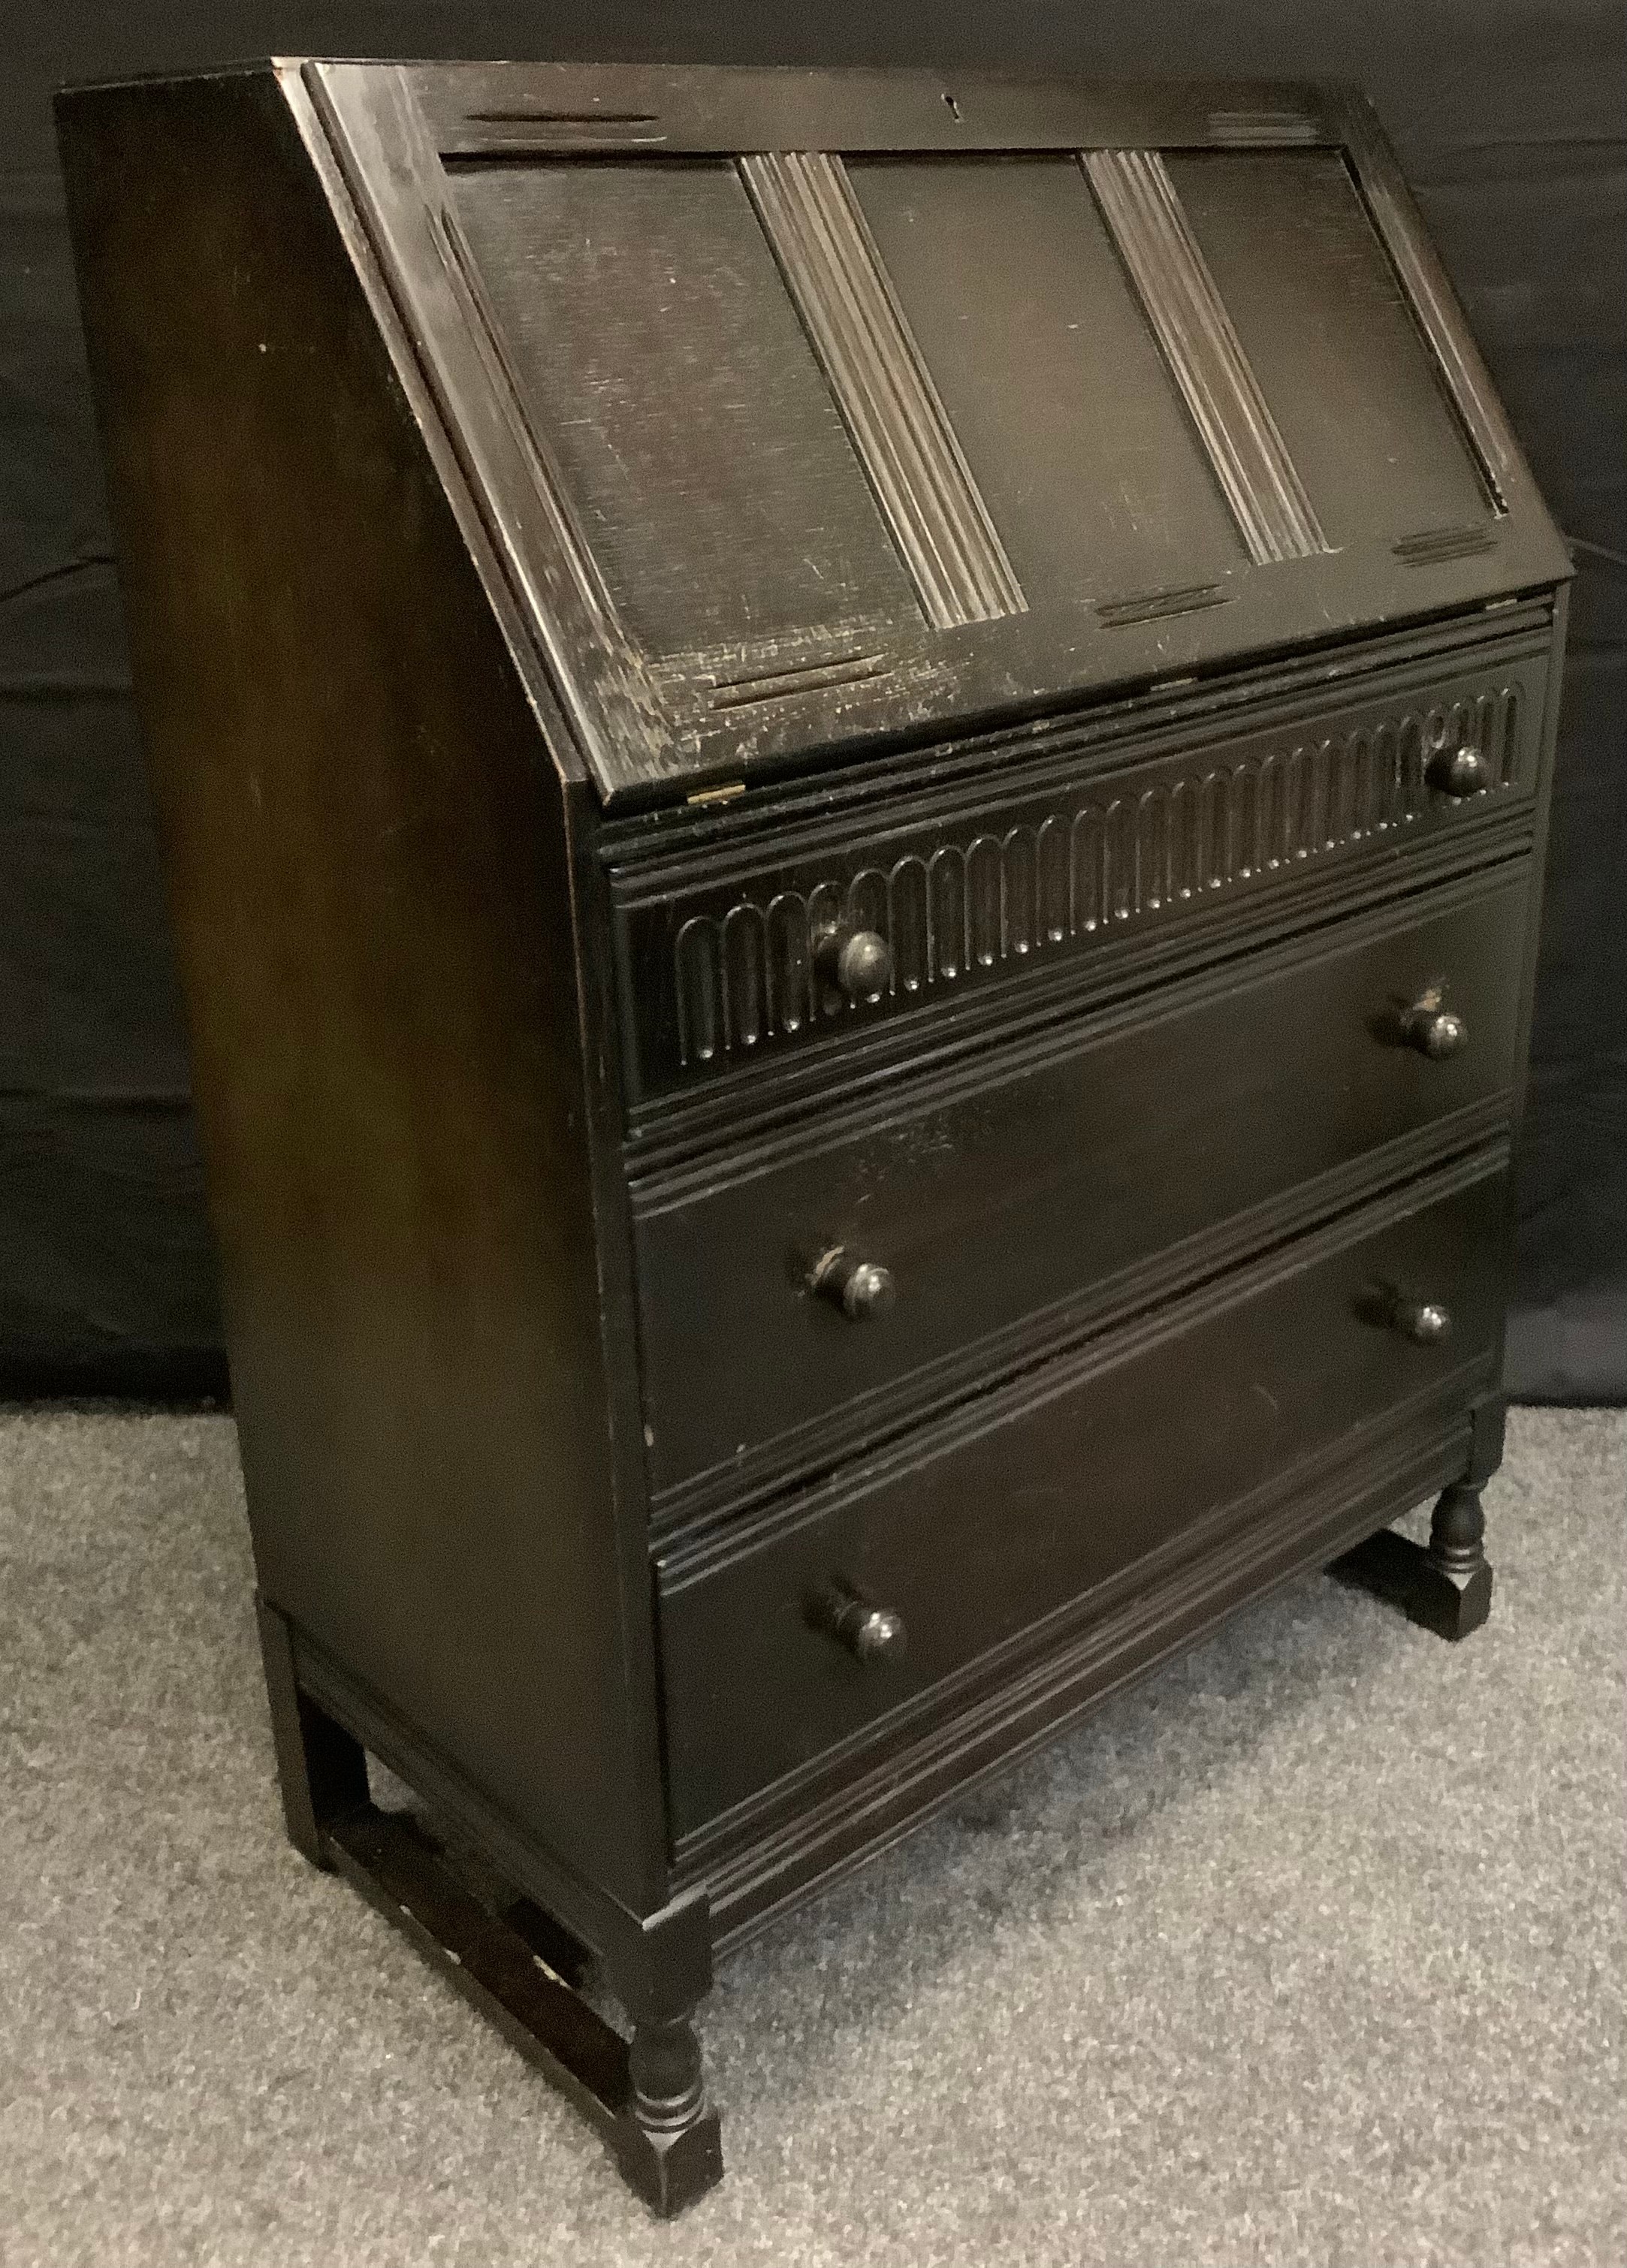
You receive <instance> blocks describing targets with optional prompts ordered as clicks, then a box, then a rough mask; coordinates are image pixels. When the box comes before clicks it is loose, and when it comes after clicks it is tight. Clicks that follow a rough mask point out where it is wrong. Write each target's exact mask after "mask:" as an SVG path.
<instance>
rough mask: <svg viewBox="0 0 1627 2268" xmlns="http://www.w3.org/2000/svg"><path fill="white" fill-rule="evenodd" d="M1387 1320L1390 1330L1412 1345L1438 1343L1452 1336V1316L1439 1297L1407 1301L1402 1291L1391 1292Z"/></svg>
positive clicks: (1435, 1344) (1433, 1344) (1436, 1344)
mask: <svg viewBox="0 0 1627 2268" xmlns="http://www.w3.org/2000/svg"><path fill="white" fill-rule="evenodd" d="M1389 1321H1390V1328H1391V1329H1392V1330H1397V1331H1399V1332H1400V1333H1401V1335H1402V1338H1405V1339H1410V1340H1411V1341H1412V1342H1413V1344H1414V1345H1416V1346H1439V1344H1440V1343H1441V1341H1442V1340H1443V1339H1448V1338H1450V1337H1451V1336H1452V1317H1451V1315H1450V1314H1448V1312H1447V1309H1446V1308H1445V1307H1442V1306H1441V1304H1440V1302H1439V1300H1410V1299H1409V1298H1408V1297H1407V1296H1406V1294H1405V1293H1404V1292H1392V1293H1391V1295H1390V1303H1389Z"/></svg>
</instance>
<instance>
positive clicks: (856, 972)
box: [813, 929, 893, 1004]
mask: <svg viewBox="0 0 1627 2268" xmlns="http://www.w3.org/2000/svg"><path fill="white" fill-rule="evenodd" d="M813 958H814V961H815V962H816V964H817V965H818V968H819V972H820V975H821V976H823V977H824V978H825V979H826V981H827V982H828V983H831V984H834V985H835V986H836V990H838V991H839V992H844V993H845V994H846V995H847V997H848V998H849V999H850V1000H851V1001H853V1002H854V1003H855V1004H857V1003H858V1002H860V1001H870V1000H879V999H880V998H881V995H882V994H883V993H884V992H885V991H886V990H887V986H888V985H889V984H890V983H892V981H893V956H892V954H891V953H890V952H889V950H888V948H887V939H885V938H884V937H883V936H882V935H881V934H880V932H879V931H877V930H873V929H846V930H844V929H828V930H826V931H825V932H824V933H823V935H822V936H821V938H820V939H819V941H818V943H817V944H816V945H815V946H814V949H813Z"/></svg>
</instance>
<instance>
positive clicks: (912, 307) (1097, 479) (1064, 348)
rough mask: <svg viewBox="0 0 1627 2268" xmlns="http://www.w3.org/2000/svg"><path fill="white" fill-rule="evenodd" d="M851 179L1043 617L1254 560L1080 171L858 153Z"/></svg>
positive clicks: (1049, 164) (1032, 161) (1031, 161)
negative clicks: (1050, 610) (1066, 605)
mask: <svg viewBox="0 0 1627 2268" xmlns="http://www.w3.org/2000/svg"><path fill="white" fill-rule="evenodd" d="M849 174H850V179H851V180H852V183H853V186H854V188H855V190H856V191H857V193H858V199H859V203H860V204H861V205H862V207H863V209H864V211H865V217H866V219H867V220H868V221H869V224H870V227H871V232H872V235H873V236H874V238H875V239H876V243H877V245H878V247H879V248H880V254H881V257H882V259H883V261H885V263H886V266H887V273H888V275H889V276H890V277H891V279H892V283H893V287H894V291H895V292H896V293H897V296H898V298H899V301H900V304H901V305H902V308H903V311H904V314H905V316H906V318H907V320H908V321H909V327H910V329H911V331H912V332H913V334H914V336H915V340H916V343H917V346H918V348H919V349H920V351H921V354H922V357H923V359H924V363H925V365H926V367H927V369H928V371H929V372H931V377H932V379H933V380H934V382H935V384H936V387H937V389H938V393H939V397H940V398H941V400H942V401H943V404H944V408H945V409H946V413H947V415H948V417H949V420H950V422H951V423H952V425H953V428H954V431H955V433H956V436H957V437H958V438H959V441H960V444H961V448H962V449H963V450H964V452H965V454H966V458H967V461H968V464H969V466H970V467H971V469H972V472H973V474H974V475H975V478H976V481H977V483H978V487H979V489H980V490H981V492H982V495H983V500H984V502H985V504H987V506H988V510H989V513H990V518H991V519H992V521H993V523H994V526H995V527H996V528H997V529H998V533H999V536H1000V540H1001V541H1002V542H1003V543H1004V545H1005V550H1006V553H1007V555H1008V556H1009V557H1010V559H1011V563H1012V568H1013V569H1014V571H1015V572H1016V574H1017V577H1018V579H1019V581H1020V583H1021V585H1022V587H1023V589H1024V590H1025V592H1026V593H1027V597H1028V602H1029V604H1030V606H1032V607H1035V608H1039V607H1042V606H1044V605H1047V604H1050V605H1055V604H1057V603H1058V602H1061V601H1064V600H1068V599H1074V598H1078V599H1093V600H1113V599H1122V598H1125V597H1130V596H1132V595H1134V594H1136V593H1142V592H1147V591H1156V590H1160V589H1165V588H1174V587H1178V586H1188V585H1195V584H1199V583H1202V582H1204V581H1205V580H1207V579H1209V578H1212V577H1214V576H1217V575H1220V574H1224V573H1226V571H1228V570H1230V569H1231V568H1233V567H1235V566H1238V565H1240V563H1242V562H1243V560H1244V558H1245V556H1246V555H1245V553H1244V549H1243V546H1242V541H1241V538H1240V535H1239V534H1238V531H1237V528H1236V527H1235V525H1234V523H1233V520H1232V518H1231V516H1230V514H1229V512H1227V509H1226V503H1225V500H1224V498H1223V497H1222V495H1221V492H1220V490H1219V487H1218V483H1217V482H1216V479H1215V476H1214V474H1213V471H1212V469H1211V466H1210V464H1209V462H1208V460H1207V459H1206V457H1205V455H1204V451H1203V448H1202V446H1201V444H1200V443H1199V440H1198V438H1197V435H1196V431H1194V429H1193V427H1192V425H1191V423H1190V422H1189V419H1188V417H1187V415H1186V412H1185V409H1183V407H1182V401H1181V399H1180V396H1179V394H1178V393H1177V391H1176V388H1175V387H1174V382H1173V381H1172V379H1171V378H1170V374H1169V372H1168V370H1167V366H1166V365H1165V362H1164V359H1163V357H1162V356H1161V354H1160V351H1159V348H1158V344H1157V342H1156V341H1155V339H1154V337H1153V335H1152V330H1151V329H1150V328H1149V326H1148V324H1147V321H1146V319H1145V315H1144V313H1143V312H1142V309H1141V307H1140V306H1139V304H1138V302H1137V299H1136V298H1135V296H1134V294H1133V292H1132V291H1131V289H1130V284H1129V283H1128V281H1127V279H1126V277H1125V275H1124V271H1123V267H1122V266H1121V264H1120V262H1119V260H1118V258H1117V255H1116V254H1115V251H1114V249H1113V246H1112V244H1111V242H1110V240H1109V239H1108V234H1107V232H1106V229H1105V228H1104V226H1103V225H1102V221H1101V216H1100V214H1099V212H1098V210H1097V209H1096V205H1095V203H1094V201H1093V198H1092V196H1091V194H1090V190H1089V188H1088V186H1087V184H1086V180H1085V176H1084V173H1083V172H1082V171H1081V169H1080V166H1079V162H1078V160H1077V158H1074V157H1072V156H1065V157H1064V156H1058V157H1055V158H985V159H972V160H968V159H949V160H931V159H928V160H916V161H908V160H906V161H902V162H892V161H887V160H860V159H857V158H855V159H850V161H849Z"/></svg>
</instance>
